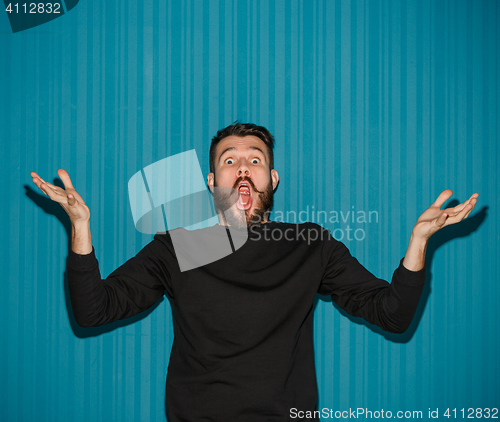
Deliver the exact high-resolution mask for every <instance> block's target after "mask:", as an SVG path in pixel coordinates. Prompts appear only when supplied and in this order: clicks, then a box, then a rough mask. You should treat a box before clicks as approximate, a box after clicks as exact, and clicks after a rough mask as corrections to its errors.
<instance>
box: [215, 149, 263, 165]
mask: <svg viewBox="0 0 500 422" xmlns="http://www.w3.org/2000/svg"><path fill="white" fill-rule="evenodd" d="M233 149H236V148H235V147H229V148H226V149H225V150H224V151H222V153H221V155H219V163H220V160H221V158H222V156H223V155H224V154H225V153H226V152H228V151H231V150H233ZM248 149H252V150H257V151H260V152H261V153H262V155H263V156H264V158H265V159H266V161H267V157H266V154H264V151H262V149H260V148H259V147H248Z"/></svg>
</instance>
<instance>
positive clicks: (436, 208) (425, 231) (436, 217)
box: [413, 189, 479, 240]
mask: <svg viewBox="0 0 500 422" xmlns="http://www.w3.org/2000/svg"><path fill="white" fill-rule="evenodd" d="M452 194H453V192H452V191H451V190H450V189H446V190H444V191H443V192H441V194H440V195H439V196H438V198H437V199H436V201H435V202H434V203H433V204H432V205H431V206H430V207H429V208H427V209H426V210H425V211H424V212H423V213H422V214H421V215H420V217H419V218H418V220H417V224H415V227H414V228H413V235H415V236H418V237H420V238H422V239H426V240H427V239H429V238H430V237H431V236H432V235H433V234H434V233H436V232H437V231H438V230H439V229H442V228H443V227H445V226H449V225H450V224H455V223H458V222H460V221H462V220H463V219H464V218H467V216H468V215H469V214H470V212H471V211H472V209H473V208H474V206H475V205H476V202H477V197H478V196H479V194H478V193H474V194H472V196H471V197H470V198H469V199H468V200H467V201H465V202H463V203H462V204H459V205H457V206H456V207H453V208H446V209H445V210H442V209H441V207H442V206H443V204H444V203H445V202H446V201H447V200H448V199H449V198H450V196H451V195H452Z"/></svg>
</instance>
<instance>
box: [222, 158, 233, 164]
mask: <svg viewBox="0 0 500 422" xmlns="http://www.w3.org/2000/svg"><path fill="white" fill-rule="evenodd" d="M224 163H226V164H233V163H234V160H233V159H232V158H226V159H225V160H224Z"/></svg>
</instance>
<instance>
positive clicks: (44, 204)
mask: <svg viewBox="0 0 500 422" xmlns="http://www.w3.org/2000/svg"><path fill="white" fill-rule="evenodd" d="M53 184H54V185H56V186H59V187H61V188H62V189H64V185H63V183H62V182H61V181H60V180H59V179H54V181H53ZM24 188H25V189H26V196H27V197H28V198H30V199H31V200H32V201H33V202H34V203H35V204H36V205H38V206H39V207H40V208H41V209H42V210H43V211H45V213H46V214H50V215H53V216H55V217H56V218H57V219H58V220H59V221H60V222H61V224H62V225H63V227H64V230H65V231H66V234H67V236H68V251H69V249H70V248H71V222H70V220H69V217H68V214H66V211H64V209H63V208H62V207H61V206H60V205H59V204H57V203H56V202H54V201H52V200H51V199H50V198H48V197H47V196H45V195H41V194H38V193H37V192H35V191H34V190H33V189H32V188H31V186H29V185H24ZM62 276H63V277H62V280H63V282H64V297H65V301H66V310H67V311H68V318H69V322H70V325H71V329H72V330H73V333H74V334H75V335H76V336H77V337H79V338H86V337H95V336H99V335H101V334H104V333H108V332H110V331H113V330H115V329H117V328H120V327H124V326H126V325H129V324H133V323H135V322H137V321H140V320H141V319H143V318H146V317H147V316H148V315H149V314H150V313H151V312H153V311H154V310H155V309H156V308H157V307H158V305H159V304H160V303H161V302H163V300H164V299H161V300H159V301H158V302H156V303H155V304H154V305H153V306H152V307H151V308H149V309H148V310H146V311H144V312H141V313H139V314H137V315H135V316H133V317H130V318H126V319H123V320H120V321H116V322H112V323H109V324H106V325H103V326H101V327H90V328H82V327H80V326H79V325H78V324H77V322H76V320H75V317H74V315H73V310H72V308H71V302H70V298H69V291H68V275H67V269H66V270H65V271H64V273H63V275H62Z"/></svg>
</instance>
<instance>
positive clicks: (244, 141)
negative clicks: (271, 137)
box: [207, 136, 279, 226]
mask: <svg viewBox="0 0 500 422" xmlns="http://www.w3.org/2000/svg"><path fill="white" fill-rule="evenodd" d="M269 165H270V162H269V155H268V152H267V147H266V144H265V143H264V142H263V141H262V140H261V139H259V138H257V137H256V136H245V137H243V138H240V137H237V136H228V137H227V138H224V139H222V140H221V141H220V142H219V144H218V145H217V148H216V151H215V162H214V169H215V174H214V173H209V174H208V177H207V182H208V186H209V187H210V189H211V190H212V191H214V187H219V188H220V187H227V188H232V189H235V190H236V191H237V193H238V197H237V198H236V194H235V195H233V196H232V197H231V198H230V192H234V191H231V189H228V190H227V191H226V194H224V193H221V192H220V190H219V189H218V190H217V192H215V200H216V206H217V204H219V205H222V206H221V207H218V208H222V210H225V209H227V208H229V207H230V208H231V209H230V211H231V215H232V216H233V217H234V218H235V219H236V220H238V219H239V220H241V219H242V218H243V215H244V216H245V220H246V221H240V222H239V224H238V225H242V224H245V225H246V226H250V224H251V223H252V222H253V223H260V222H265V221H267V213H266V211H268V210H269V208H270V207H271V205H272V199H273V198H272V197H273V190H274V189H275V188H276V186H277V184H278V180H279V178H278V172H277V171H276V170H274V169H273V170H269ZM229 224H231V222H229ZM231 225H233V224H231Z"/></svg>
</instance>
